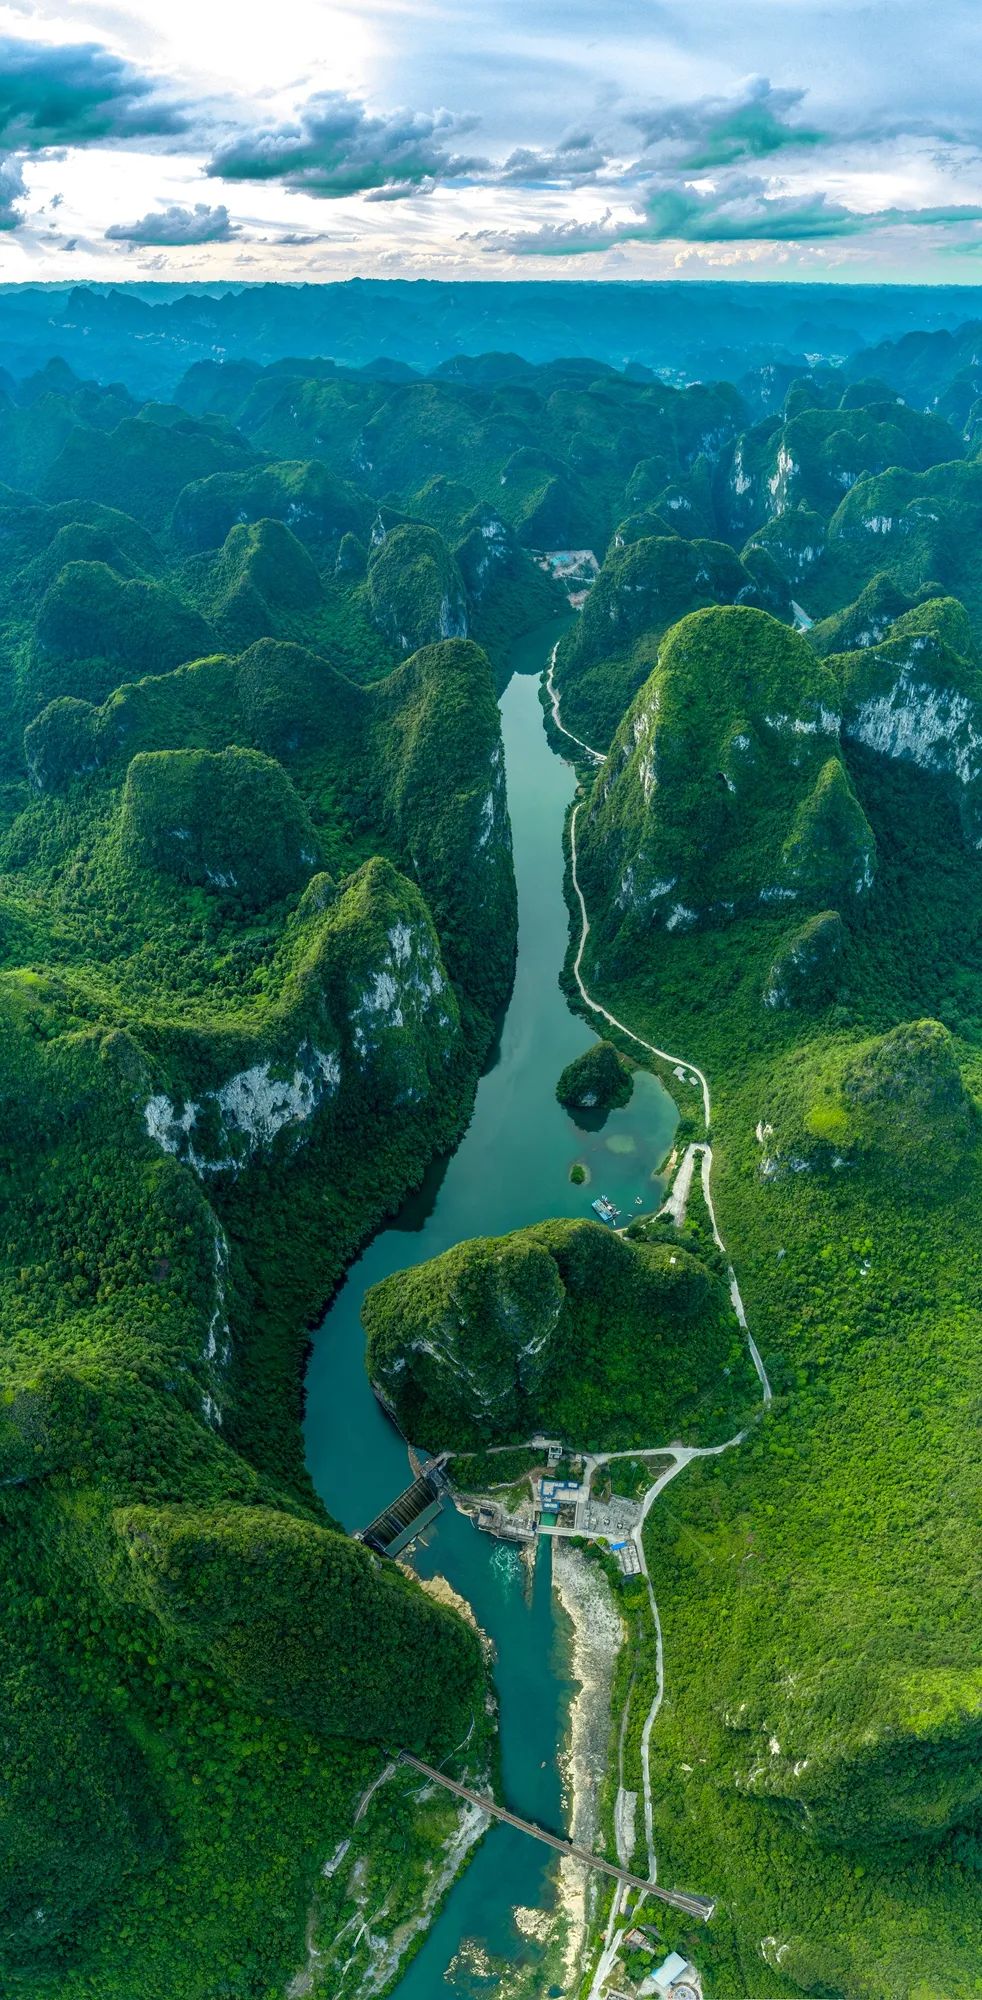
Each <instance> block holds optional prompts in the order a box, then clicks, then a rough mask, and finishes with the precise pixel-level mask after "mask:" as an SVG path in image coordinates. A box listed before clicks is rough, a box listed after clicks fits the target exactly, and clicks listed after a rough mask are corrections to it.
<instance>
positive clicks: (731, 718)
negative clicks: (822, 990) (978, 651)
mask: <svg viewBox="0 0 982 2000" xmlns="http://www.w3.org/2000/svg"><path fill="white" fill-rule="evenodd" d="M580 848H581V854H582V859H583V872H584V878H585V881H586V882H587V883H588V885H589V896H588V900H590V902H591V907H592V908H593V909H595V910H597V911H602V912H604V913H605V914H604V915H602V916H601V917H600V919H599V922H600V926H601V928H602V931H603V933H604V935H605V936H606V938H607V939H608V940H609V941H611V942H612V941H613V940H614V939H615V938H617V937H618V934H619V933H620V934H622V935H621V944H622V945H623V948H624V949H625V950H627V949H629V948H631V947H630V940H631V939H632V938H633V939H635V940H639V939H641V938H643V937H644V936H645V935H646V934H648V933H650V931H651V929H652V927H653V926H658V925H664V927H665V928H666V929H668V930H671V931H675V930H681V929H685V928H687V927H689V926H690V925H692V924H694V923H697V922H707V921H713V922H725V921H726V920H727V919H728V918H730V917H732V916H733V915H735V914H738V913H740V912H748V911H750V910H751V909H753V908H755V907H756V908H760V907H763V908H764V909H768V908H773V909H774V910H776V911H779V910H781V909H783V908H784V907H785V906H786V905H790V904H797V905H798V906H799V907H801V908H803V909H806V910H807V909H809V908H811V909H815V908H816V906H817V907H819V908H821V907H822V906H823V905H825V906H827V905H828V904H829V903H831V902H838V901H839V900H840V899H848V900H855V899H856V898H859V897H862V896H863V895H865V893H866V892H867V890H868V889H869V886H870V884H871V882H872V879H873V867H874V843H873V836H872V833H871V831H870V828H869V826H868V824H867V821H866V818H865V815H864V813H863V811H862V808H861V806H860V805H859V802H858V800H857V799H856V796H855V794H854V792H853V790H852V786H851V784H850V781H849V778H848V775H847V773H846V770H845V766H844V764H843V762H842V759H841V755H840V751H839V714H838V693H837V689H836V685H835V681H834V679H833V676H832V674H831V673H830V672H829V670H828V669H827V668H826V667H824V666H823V665H822V664H821V663H820V662H819V661H818V660H817V659H816V658H815V655H814V653H813V651H812V650H811V648H810V647H809V646H808V645H807V644H806V642H805V640H804V639H802V638H801V637H800V636H799V635H798V634H796V633H794V632H789V631H788V630H787V629H786V628H785V627H784V626H782V625H779V624H778V623H777V622H776V621H775V620H774V619H772V618H769V617H768V616H767V615H766V614H765V613H763V612H759V611H752V610H748V609H742V608H737V607H733V608H720V609H716V610H707V611H700V612H696V613H694V614H693V616H692V617H690V618H686V619H683V620H682V621H681V622H680V623H679V624H678V625H677V626H675V627H674V628H673V630H672V631H671V632H670V633H669V634H668V636H667V638H666V639H665V640H664V641H663V644H662V647H661V650H660V653H659V658H658V664H657V666H656V667H655V669H654V672H653V673H652V674H651V676H650V678H649V680H648V681H647V683H646V684H645V686H644V688H643V689H642V690H641V693H640V694H639V696H638V698H637V700H636V702H635V703H634V706H633V708H632V709H630V710H629V712H628V714H627V716H626V717H625V719H624V722H623V723H622V725H621V728H620V730H619V731H618V734H617V736H616V738H615V740H614V744H613V746H612V748H611V751H610V754H609V756H608V758H607V760H606V763H605V764H604V766H603V768H602V770H601V772H600V774H599V776H598V778H597V780H596V783H595V785H594V790H593V793H592V796H591V799H590V803H589V809H588V812H587V815H586V820H585V824H584V826H583V831H582V837H581V842H580Z"/></svg>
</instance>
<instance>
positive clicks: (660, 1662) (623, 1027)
mask: <svg viewBox="0 0 982 2000" xmlns="http://www.w3.org/2000/svg"><path fill="white" fill-rule="evenodd" d="M555 664H556V648H555V647H554V648H553V652H552V657H551V659H550V661H549V670H548V673H547V675H546V688H547V692H548V694H549V700H550V704H551V708H552V718H553V721H554V723H555V725H556V728H557V729H558V730H559V731H560V733H561V734H562V735H563V736H565V737H567V738H568V739H569V741H570V742H571V743H575V744H576V746H577V748H578V749H579V750H581V751H582V752H584V753H585V754H586V755H587V756H588V757H589V758H590V759H591V761H592V762H593V763H595V764H602V763H603V762H604V761H605V753H604V752H602V751H599V750H596V749H595V748H594V747H593V745H592V744H589V743H584V742H583V741H582V740H581V738H580V737H578V736H574V735H573V733H572V730H569V729H567V728H566V726H565V724H564V723H563V721H562V718H561V715H560V712H559V696H558V694H557V693H556V688H555V683H554V678H553V674H554V668H555ZM582 804H583V801H582V799H581V800H579V801H578V802H577V804H576V805H575V806H574V807H573V811H572V814H571V817H570V826H569V845H570V874H571V878H572V883H573V889H574V892H575V895H576V900H577V903H578V904H579V910H580V939H579V944H578V946H577V951H576V957H575V959H574V961H573V977H574V979H575V981H576V986H577V991H578V992H579V995H580V998H581V1000H582V1001H583V1004H584V1006H585V1007H587V1008H589V1010H590V1012H591V1013H592V1014H596V1015H598V1016H599V1017H600V1019H601V1020H603V1021H606V1022H607V1023H608V1025H609V1026H610V1027H612V1028H616V1029H617V1031H618V1033H619V1034H621V1035H624V1036H626V1038H627V1040H628V1041H631V1042H634V1043H635V1044H636V1046H637V1047H638V1048H641V1049H644V1050H645V1052H646V1053H647V1054H648V1055H652V1056H654V1057H655V1058H656V1059H657V1060H658V1061H659V1062H663V1063H667V1064H668V1065H669V1067H670V1068H672V1069H674V1070H676V1071H680V1072H683V1073H684V1074H686V1075H688V1076H690V1077H692V1078H694V1079H695V1081H696V1082H697V1083H698V1084H699V1087H700V1089H701V1091H702V1106H703V1115H704V1118H705V1125H706V1134H707V1136H706V1138H705V1139H704V1140H703V1141H701V1142H698V1143H697V1144H695V1145H692V1146H690V1147H688V1148H687V1149H686V1152H685V1154H684V1156H683V1159H682V1162H681V1164H680V1167H679V1171H678V1174H677V1176H676V1181H675V1184H674V1186H673V1189H672V1192H671V1194H670V1195H669V1197H668V1200H667V1202H666V1204H665V1207H666V1208H667V1209H668V1210H669V1212H670V1213H671V1214H672V1216H673V1219H674V1220H675V1222H676V1223H677V1224H678V1225H681V1223H682V1222H683V1221H684V1219H685V1210H686V1206H687V1203H688V1198H689V1191H690V1188H691V1185H692V1177H693V1171H694V1168H695V1162H696V1157H697V1155H700V1154H701V1180H702V1191H703V1196H704V1198H705V1203H706V1211H707V1214H708V1216H709V1221H710V1225H711V1228H712V1232H713V1241H714V1243H715V1244H716V1248H717V1250H718V1251H719V1252H720V1255H721V1256H722V1257H724V1258H726V1261H727V1269H728V1275H729V1284H730V1299H731V1301H732V1305H733V1310H734V1312H735V1314H736V1317H737V1320H738V1322H739V1324H740V1326H741V1328H742V1329H743V1332H744V1335H745V1337H746V1341H747V1351H748V1353H749V1355H750V1359H751V1361H752V1362H753V1366H754V1370H755V1373H756V1375H757V1380H758V1381H759V1383H760V1390H761V1400H762V1402H763V1404H764V1407H765V1409H766V1407H767V1405H768V1404H769V1403H770V1402H771V1400H772V1391H771V1385H770V1382H769V1381H768V1377H767V1370H766V1369H765V1367H764V1363H763V1360H762V1359H761V1355H760V1351H759V1349H758V1346H757V1343H756V1341H755V1340H754V1337H753V1334H752V1333H751V1331H750V1328H749V1326H748V1325H747V1315H746V1311H745V1308H744V1304H743V1298H742V1295H741V1292H740V1286H739V1284H738V1282H737V1276H736V1272H735V1271H734V1269H733V1266H732V1264H731V1263H730V1261H729V1257H728V1255H727V1249H726V1245H725V1243H724V1241H723V1238H722V1236H721V1234H720V1229H719V1224H718V1222H717V1219H716V1208H715V1204H714V1201H713V1195H712V1170H713V1149H712V1146H711V1144H710V1142H709V1136H708V1135H709V1131H710V1128H711V1124H712V1099H711V1096H710V1090H709V1081H708V1078H707V1077H706V1075H705V1074H704V1072H703V1071H702V1070H701V1069H700V1068H699V1066H698V1064H697V1063H694V1062H690V1061H689V1059H688V1057H687V1056H676V1055H672V1054H670V1052H669V1051H668V1050H667V1049H660V1048H658V1047H657V1046H656V1044H655V1043H654V1042H649V1041H646V1040H645V1037H644V1036H643V1035H639V1034H637V1033H636V1032H635V1030H634V1029H633V1028H629V1027H628V1026H627V1024H626V1022H624V1021H619V1020H618V1018H617V1016H616V1014H612V1013H611V1012H610V1011H609V1009H608V1008H607V1007H604V1006H602V1005H601V1003H600V1001H599V1000H595V999H594V997H593V994H592V993H591V992H590V990H589V988H588V986H587V984H586V981H585V980H584V978H583V956H584V953H585V951H586V947H587V942H588V940H589V936H590V918H589V915H588V913H587V907H586V900H585V898H584V895H583V890H582V888H581V886H580V879H579V872H578V867H577V852H576V827H577V821H578V819H579V815H580V807H581V805H582ZM745 1436H746V1432H745V1431H740V1432H738V1433H737V1435H736V1437H732V1438H727V1440H726V1442H725V1443H724V1444H719V1445H712V1446H709V1447H703V1448H701V1449H700V1448H698V1447H696V1446H688V1445H680V1444H676V1445H668V1446H665V1447H658V1446H654V1447H652V1449H653V1450H656V1451H658V1450H663V1451H664V1455H665V1456H666V1457H671V1460H672V1463H671V1465H669V1466H668V1467H667V1468H666V1470H665V1471H663V1472H662V1473H661V1474H660V1475H659V1477H658V1478H657V1479H656V1480H655V1482H654V1484H653V1485H652V1486H649V1488H648V1490H647V1492H646V1494H645V1496H644V1500H643V1502H642V1508H641V1518H640V1520H639V1522H638V1524H637V1526H636V1527H635V1528H634V1529H633V1530H632V1534H631V1539H632V1540H633V1542H634V1544H635V1547H636V1549H637V1552H638V1558H639V1562H640V1567H641V1573H642V1575H643V1577H644V1580H645V1584H646V1587H647V1591H648V1602H649V1605H650V1608H651V1616H652V1621H653V1624H654V1630H655V1695H654V1700H653V1701H652V1704H651V1707H650V1708H649V1710H648V1714H647V1716H646V1718H645V1724H644V1728H643V1730H642V1732H641V1773H642V1780H643V1784H644V1823H645V1842H646V1847H647V1853H648V1867H649V1870H650V1873H651V1877H652V1881H654V1879H655V1874H656V1868H657V1859H656V1855H655V1846H654V1832H653V1824H652V1818H653V1813H652V1793H651V1770H650V1743H651V1732H652V1729H653V1728H654V1724H655V1720H656V1717H657V1715H658V1711H659V1709H660V1707H661V1705H662V1701H663V1699H664V1694H665V1656H664V1642H663V1637H662V1626H661V1619H660V1617H659V1615H658V1605H657V1602H656V1599H655V1593H654V1589H653V1587H652V1582H651V1578H650V1576H649V1574H648V1564H647V1561H646V1559H645V1553H644V1540H643V1531H644V1523H645V1520H646V1518H647V1515H648V1512H649V1510H650V1508H651V1507H652V1506H653V1504H654V1502H655V1501H656V1500H657V1498H658V1495H659V1494H660V1493H662V1492H664V1490H665V1487H666V1486H667V1485H668V1484H669V1482H670V1481H671V1480H672V1479H675V1478H676V1477H677V1475H678V1474H679V1473H680V1472H681V1470H682V1467H683V1466H684V1465H688V1464H689V1463H690V1462H691V1460H692V1459H694V1458H704V1457H715V1456H717V1455H718V1454H719V1453H720V1452H724V1451H731V1450H732V1449H733V1447H734V1446H735V1445H738V1444H742V1443H743V1440H744V1438H745ZM609 1455H610V1456H622V1457H627V1456H630V1455H632V1454H628V1453H621V1454H613V1453H612V1454H609ZM634 1455H636V1454H634ZM595 1462H596V1463H597V1464H601V1463H603V1456H602V1455H599V1454H598V1456H597V1458H596V1460H595ZM620 1901H621V1898H620V1896H619V1895H618V1896H617V1897H615V1904H614V1908H615V1910H616V1909H617V1906H618V1904H619V1903H620ZM613 1915H614V1913H613V1912H612V1913H611V1919H610V1921H609V1923H608V1928H607V1936H606V1939H605V1943H604V1950H603V1952H602V1954H601V1958H600V1963H599V1965H598V1966H597V1968H596V1969H595V1972H594V1979H593V1983H592V1985H591V2000H593V1996H595V1995H596V1994H597V1993H598V1991H599V1987H600V1984H601V1982H602V1978H603V1976H604V1975H605V1973H606V1971H607V1970H609V1968H610V1965H611V1964H612V1962H613V1958H614V1957H615V1956H616V1943H615V1940H614V1937H613Z"/></svg>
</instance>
